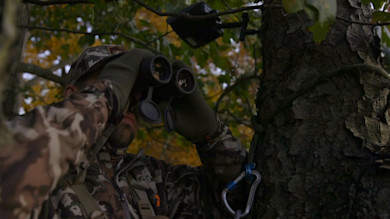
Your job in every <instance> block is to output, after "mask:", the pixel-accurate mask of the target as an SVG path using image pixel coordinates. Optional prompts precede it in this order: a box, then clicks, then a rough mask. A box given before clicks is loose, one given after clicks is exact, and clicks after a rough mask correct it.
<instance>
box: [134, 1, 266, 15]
mask: <svg viewBox="0 0 390 219" xmlns="http://www.w3.org/2000/svg"><path fill="white" fill-rule="evenodd" d="M133 1H134V2H136V3H138V4H139V5H141V6H142V7H144V8H145V9H147V10H149V11H151V12H153V13H155V14H157V15H159V16H171V17H180V18H185V19H188V20H207V19H210V18H215V17H218V16H221V15H228V14H235V13H238V12H241V11H249V10H253V9H260V8H261V7H263V6H262V5H254V6H246V7H241V8H236V9H232V10H227V11H221V12H216V13H211V14H206V15H190V14H185V13H171V12H161V11H158V10H156V9H154V8H152V7H150V6H149V5H147V4H145V3H143V2H142V1H140V0H133Z"/></svg>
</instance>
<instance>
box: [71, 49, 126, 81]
mask: <svg viewBox="0 0 390 219" xmlns="http://www.w3.org/2000/svg"><path fill="white" fill-rule="evenodd" d="M126 51H127V48H125V47H123V46H121V45H101V46H95V47H90V48H87V49H86V50H84V52H83V53H82V54H81V55H80V57H79V58H78V59H77V60H76V61H75V62H73V64H72V66H71V69H70V71H69V73H68V75H67V77H66V84H67V85H68V84H75V83H76V82H77V80H79V79H80V78H81V77H82V76H85V75H87V74H90V73H91V72H94V71H96V70H97V69H99V68H102V67H103V66H104V65H105V64H106V63H107V62H108V61H110V60H111V59H113V58H115V57H118V56H119V55H121V54H123V53H124V52H126Z"/></svg>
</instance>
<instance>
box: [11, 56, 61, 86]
mask: <svg viewBox="0 0 390 219" xmlns="http://www.w3.org/2000/svg"><path fill="white" fill-rule="evenodd" d="M16 70H17V72H28V73H31V74H34V75H36V76H39V77H42V78H44V79H47V80H50V81H54V82H56V83H59V84H61V85H65V79H64V78H62V77H59V76H57V75H55V74H53V72H51V71H50V70H47V69H44V68H41V67H39V66H37V65H33V64H28V63H23V62H19V63H18V65H17V67H16Z"/></svg>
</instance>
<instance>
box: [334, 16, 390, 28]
mask: <svg viewBox="0 0 390 219" xmlns="http://www.w3.org/2000/svg"><path fill="white" fill-rule="evenodd" d="M336 19H339V20H342V21H345V22H348V23H353V24H361V25H369V26H386V25H390V22H385V23H371V22H362V21H353V20H351V19H347V18H343V17H340V16H336Z"/></svg>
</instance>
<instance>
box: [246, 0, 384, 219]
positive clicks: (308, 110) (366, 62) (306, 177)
mask: <svg viewBox="0 0 390 219" xmlns="http://www.w3.org/2000/svg"><path fill="white" fill-rule="evenodd" d="M271 3H272V4H275V3H276V4H280V1H276V2H275V1H271V0H267V1H265V5H267V4H271ZM337 4H338V9H337V15H338V16H340V17H344V18H348V19H351V20H355V21H366V22H369V21H370V13H371V11H370V9H369V8H368V7H367V6H364V5H362V4H361V3H360V1H357V0H348V1H347V0H339V1H338V3H337ZM311 24H312V22H310V21H309V20H308V18H307V16H306V15H305V14H304V13H299V14H286V13H285V12H283V11H282V9H281V8H275V7H265V8H264V11H263V30H262V36H261V40H262V44H263V50H262V53H263V54H262V55H263V59H264V65H263V72H264V73H263V74H262V79H261V80H262V81H261V86H260V88H259V92H258V96H257V101H256V102H257V103H256V104H257V108H258V115H257V118H256V119H257V122H258V123H259V124H261V125H262V126H263V127H264V130H265V131H264V132H263V133H257V134H258V135H259V136H260V140H259V141H258V142H257V144H256V145H257V151H256V161H257V167H258V169H259V170H260V172H261V173H262V176H263V181H262V183H261V185H260V187H261V188H260V191H259V193H258V195H257V197H256V203H255V205H254V209H253V215H252V217H253V218H277V217H281V218H334V217H336V218H356V217H357V218H362V217H364V218H367V217H369V218H378V217H379V218H388V217H390V208H389V206H390V168H389V167H390V166H389V165H388V163H387V164H386V162H388V158H389V157H390V156H389V154H390V153H389V148H390V144H389V136H390V126H389V125H390V119H389V118H390V114H389V112H390V108H389V107H390V105H389V104H388V102H389V97H390V96H389V94H390V89H389V88H390V86H389V85H390V80H389V77H388V75H387V74H386V72H383V71H382V68H381V65H380V63H379V56H380V50H379V41H378V39H377V37H376V36H375V35H374V32H373V26H369V25H361V24H355V23H351V22H344V21H339V20H337V21H336V22H335V23H334V24H333V25H332V28H331V31H330V33H329V34H328V36H327V38H326V40H325V41H323V42H321V43H320V44H316V43H315V42H313V40H312V36H311V34H310V33H309V32H307V31H306V30H307V28H308V27H309V26H310V25H311ZM386 159H387V160H386Z"/></svg>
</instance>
